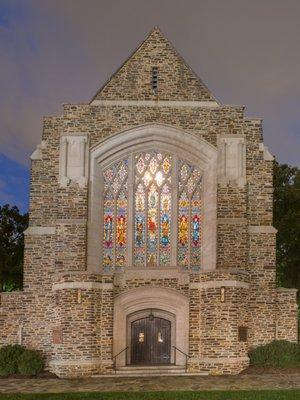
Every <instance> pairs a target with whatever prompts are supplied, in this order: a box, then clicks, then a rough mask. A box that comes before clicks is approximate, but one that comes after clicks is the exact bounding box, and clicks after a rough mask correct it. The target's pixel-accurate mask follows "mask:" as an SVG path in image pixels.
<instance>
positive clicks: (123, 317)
mask: <svg viewBox="0 0 300 400" xmlns="http://www.w3.org/2000/svg"><path fill="white" fill-rule="evenodd" d="M149 310H152V312H153V314H154V316H157V317H161V318H165V319H167V320H169V321H170V322H171V346H176V347H178V348H179V349H180V350H182V351H183V352H185V353H188V348H189V346H188V336H189V300H188V298H187V297H186V296H185V295H183V294H182V293H179V292H178V291H176V290H173V289H169V288H163V287H140V288H137V289H132V290H128V291H126V292H123V293H121V294H119V295H118V296H116V298H115V301H114V322H113V353H114V354H118V353H119V352H120V351H122V350H123V349H124V348H125V347H127V346H128V345H130V339H129V335H130V331H129V324H130V322H131V321H132V318H134V317H137V318H139V317H141V318H142V317H143V316H146V315H147V313H148V314H149ZM171 355H172V353H171ZM174 361H175V360H174V356H173V355H172V356H171V363H172V362H174ZM126 362H127V363H130V357H129V358H128V359H126V355H125V352H124V353H123V354H121V355H120V356H119V357H118V359H117V366H124V365H126ZM184 363H185V358H184V356H182V355H180V354H178V357H176V365H184Z"/></svg>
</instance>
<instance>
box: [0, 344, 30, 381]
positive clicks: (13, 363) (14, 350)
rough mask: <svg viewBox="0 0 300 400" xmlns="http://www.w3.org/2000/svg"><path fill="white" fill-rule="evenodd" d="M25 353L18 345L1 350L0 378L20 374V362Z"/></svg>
mask: <svg viewBox="0 0 300 400" xmlns="http://www.w3.org/2000/svg"><path fill="white" fill-rule="evenodd" d="M24 351H25V349H24V347H22V346H20V345H18V344H14V345H8V346H4V347H2V348H1V349H0V376H7V375H11V374H16V373H17V372H18V360H19V357H20V356H21V355H22V354H23V353H24Z"/></svg>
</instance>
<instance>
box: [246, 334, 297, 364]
mask: <svg viewBox="0 0 300 400" xmlns="http://www.w3.org/2000/svg"><path fill="white" fill-rule="evenodd" d="M249 357H250V364H252V365H257V366H268V367H279V368H284V367H300V344H299V343H292V342H287V341H285V340H275V341H274V342H271V343H268V344H266V345H264V346H259V347H256V348H255V349H253V350H250V351H249Z"/></svg>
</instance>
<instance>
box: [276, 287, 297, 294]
mask: <svg viewBox="0 0 300 400" xmlns="http://www.w3.org/2000/svg"><path fill="white" fill-rule="evenodd" d="M276 290H277V291H278V292H290V293H292V292H298V289H297V288H285V287H278V288H276Z"/></svg>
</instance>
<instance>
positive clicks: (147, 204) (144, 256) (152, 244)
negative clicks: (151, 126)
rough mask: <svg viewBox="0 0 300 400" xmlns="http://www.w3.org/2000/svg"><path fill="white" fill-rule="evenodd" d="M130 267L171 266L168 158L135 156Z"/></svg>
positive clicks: (169, 171) (170, 168)
mask: <svg viewBox="0 0 300 400" xmlns="http://www.w3.org/2000/svg"><path fill="white" fill-rule="evenodd" d="M134 163H135V168H134V169H135V209H134V213H135V227H134V232H135V233H134V237H135V242H134V260H133V262H134V264H135V265H138V266H157V265H170V263H171V189H170V187H171V186H170V184H171V171H172V156H171V155H168V154H163V153H159V152H154V151H153V152H146V153H140V154H136V155H135V157H134Z"/></svg>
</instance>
